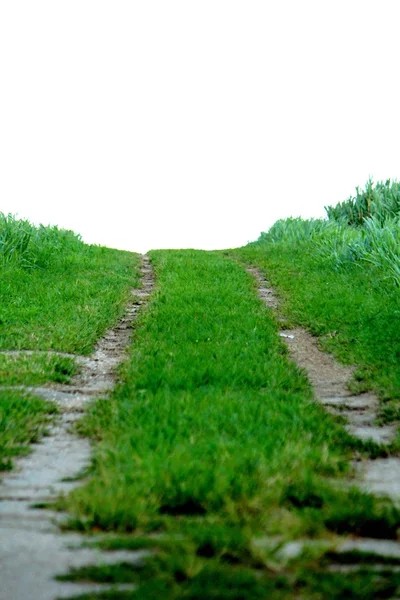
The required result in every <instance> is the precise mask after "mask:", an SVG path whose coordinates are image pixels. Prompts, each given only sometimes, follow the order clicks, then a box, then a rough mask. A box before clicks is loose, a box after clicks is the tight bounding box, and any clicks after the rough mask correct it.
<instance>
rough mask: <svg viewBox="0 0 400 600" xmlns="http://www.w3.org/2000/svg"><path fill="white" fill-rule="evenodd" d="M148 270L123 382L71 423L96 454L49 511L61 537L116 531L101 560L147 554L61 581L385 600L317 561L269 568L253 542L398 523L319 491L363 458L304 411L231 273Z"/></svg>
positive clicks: (308, 405)
mask: <svg viewBox="0 0 400 600" xmlns="http://www.w3.org/2000/svg"><path fill="white" fill-rule="evenodd" d="M151 259H152V263H153V265H154V269H155V273H156V277H157V290H156V293H155V294H154V296H153V298H152V300H151V302H150V305H149V306H148V307H147V309H146V310H145V311H144V312H143V313H142V314H141V316H140V319H139V322H138V324H137V326H136V328H135V340H134V345H133V348H132V354H131V358H130V361H129V363H128V364H127V365H126V366H125V370H124V373H123V383H122V384H121V385H120V386H118V388H117V389H116V390H115V393H114V394H113V396H112V398H111V400H110V401H109V402H101V401H100V402H97V403H95V404H94V405H92V407H91V408H90V410H89V411H88V413H87V415H86V416H85V417H84V419H83V420H82V421H81V423H80V432H81V433H82V434H84V435H88V436H90V437H91V438H92V439H94V440H97V442H98V443H97V445H96V447H95V455H94V462H93V477H92V479H91V480H90V482H89V483H88V484H86V485H85V486H83V487H81V488H78V489H77V490H76V491H74V492H73V493H72V495H71V496H69V497H68V498H67V499H66V501H63V502H62V503H61V504H60V507H62V508H67V509H68V510H69V511H70V512H71V515H73V517H72V519H71V523H70V525H71V526H72V527H75V528H77V529H79V530H85V531H96V532H98V531H101V530H102V531H104V532H114V533H118V534H119V536H118V537H117V538H115V537H113V538H110V540H109V542H107V541H105V542H104V544H103V545H104V546H105V547H109V548H110V547H112V548H137V547H149V546H150V547H154V548H156V550H157V551H156V554H155V556H154V557H153V558H151V559H149V561H147V562H146V564H145V566H144V567H140V568H139V567H136V568H133V567H128V566H126V565H125V566H124V565H117V566H115V567H107V568H91V569H88V570H87V569H86V570H82V571H76V572H73V573H71V574H70V577H71V578H72V579H85V580H86V579H92V580H103V581H104V580H107V581H114V582H126V581H134V582H136V583H137V584H138V585H139V590H138V591H137V592H135V593H134V594H131V595H129V594H122V593H121V594H118V593H116V594H115V596H113V597H115V598H125V597H132V598H140V599H142V598H155V597H163V598H171V599H172V598H192V599H195V598H215V599H217V598H232V599H237V600H239V599H240V598H246V599H247V598H251V599H252V598H266V597H268V598H293V597H294V596H293V594H294V593H297V594H298V595H299V597H305V598H316V599H317V598H328V597H329V598H338V599H339V598H340V599H341V598H345V597H349V598H350V597H351V598H360V599H361V598H363V599H365V598H380V597H382V598H383V597H390V596H388V594H389V592H390V590H393V589H394V587H393V586H396V585H398V584H399V583H400V577H399V576H398V575H397V574H396V575H394V576H392V575H393V574H388V573H386V574H383V575H379V576H377V575H376V574H373V573H372V572H370V571H369V570H368V565H366V567H365V572H364V574H363V575H360V574H357V575H353V574H352V575H351V576H347V575H343V574H340V575H336V574H328V573H327V572H326V570H325V565H326V561H327V559H326V556H325V552H324V550H321V549H319V550H315V549H314V550H310V551H309V553H308V554H307V553H306V555H305V556H304V557H303V558H302V559H301V560H298V561H294V562H293V564H290V565H286V567H282V565H280V566H279V565H278V564H277V563H276V557H275V554H274V553H273V552H272V550H271V546H270V542H268V540H270V541H271V540H275V541H276V540H277V539H278V540H281V542H282V543H283V541H285V540H293V539H296V538H299V537H302V538H304V537H309V538H313V539H318V538H322V537H324V538H328V539H329V538H330V539H335V537H339V536H341V535H343V534H356V535H362V536H367V537H379V536H384V537H387V538H390V539H395V538H396V535H397V530H398V528H399V527H400V512H399V511H398V510H397V509H396V508H395V507H393V506H392V505H391V503H390V502H386V501H384V500H380V501H379V500H377V499H374V498H372V497H371V496H369V495H367V494H364V493H361V492H360V491H358V490H356V489H346V488H345V487H344V486H340V485H338V484H337V483H335V481H339V482H340V480H341V478H342V477H343V476H344V474H345V473H346V472H347V471H348V468H349V467H348V465H349V460H350V458H351V457H352V456H354V452H358V453H361V454H363V453H364V454H365V455H368V452H369V451H371V450H372V449H373V448H372V447H371V445H368V446H367V447H364V446H363V444H362V443H361V442H357V441H355V440H354V439H352V438H351V437H350V436H348V435H347V434H346V433H345V431H344V429H343V427H342V426H341V425H340V424H338V423H336V422H335V420H334V418H333V417H331V416H330V415H328V414H327V413H326V412H325V411H324V410H323V409H322V408H321V407H320V406H319V405H318V404H317V403H315V402H314V401H313V397H312V393H311V390H310V388H309V384H308V382H307V381H306V379H305V378H304V375H303V374H302V373H301V372H299V371H298V370H297V369H296V368H295V367H294V365H293V364H292V363H290V362H289V361H288V360H287V355H286V350H285V347H284V346H283V344H282V343H281V342H280V340H279V337H278V336H277V325H276V323H275V321H274V319H273V317H272V315H271V314H270V313H269V312H268V310H267V309H266V308H265V306H264V305H263V304H262V302H261V301H260V300H259V299H258V297H257V292H256V289H255V282H254V280H253V279H252V278H251V277H250V276H249V275H248V274H247V273H246V272H245V271H244V269H243V268H242V266H241V265H239V264H238V263H237V262H235V261H234V260H231V259H229V258H227V257H225V256H223V253H210V252H202V251H158V252H152V253H151ZM381 593H382V595H380V594H381ZM302 594H303V595H302ZM346 594H347V595H346ZM385 594H386V595H385ZM89 597H90V596H89ZM107 597H109V596H107Z"/></svg>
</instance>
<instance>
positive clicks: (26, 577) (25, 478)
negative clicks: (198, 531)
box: [0, 257, 153, 600]
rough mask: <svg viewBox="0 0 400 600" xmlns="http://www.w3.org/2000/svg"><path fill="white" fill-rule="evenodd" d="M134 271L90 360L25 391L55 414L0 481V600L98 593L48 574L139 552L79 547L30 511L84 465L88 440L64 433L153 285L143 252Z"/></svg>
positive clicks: (97, 388)
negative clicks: (71, 373) (137, 281)
mask: <svg viewBox="0 0 400 600" xmlns="http://www.w3.org/2000/svg"><path fill="white" fill-rule="evenodd" d="M141 274H142V278H141V285H142V287H141V288H140V289H133V290H132V301H131V302H130V304H129V305H128V307H127V309H126V312H125V315H124V316H123V317H122V319H121V320H120V322H119V323H118V324H117V326H116V327H115V328H113V329H110V330H109V331H108V332H107V333H106V334H105V336H104V337H103V338H102V339H101V340H99V342H98V344H97V345H96V348H95V351H94V352H93V354H92V355H91V356H90V357H76V358H77V362H78V364H79V365H80V372H79V374H77V375H76V376H75V377H73V378H72V381H71V383H70V384H69V385H58V384H51V385H49V386H48V387H38V388H32V387H29V388H25V389H26V390H27V391H29V392H30V393H32V394H34V395H36V396H38V397H40V398H43V399H45V400H51V401H53V402H55V403H56V404H57V405H58V407H59V409H60V416H59V418H58V420H57V421H56V423H55V424H54V425H53V426H52V427H51V428H50V429H49V432H48V435H47V436H45V437H44V438H43V439H42V440H41V442H40V443H39V444H37V445H35V446H34V447H33V451H32V452H31V454H29V456H27V457H25V458H22V459H19V460H17V461H16V469H15V470H14V471H13V472H11V473H10V474H9V475H7V476H6V477H4V479H3V481H2V482H1V483H0V537H1V540H2V542H1V550H0V581H1V585H0V600H25V599H27V600H54V599H55V598H63V597H67V596H71V595H74V594H82V593H88V592H96V591H100V590H101V591H104V590H106V589H108V588H109V586H104V585H97V584H96V585H95V584H81V583H80V584H75V583H61V582H58V581H56V580H54V576H55V575H59V574H63V573H66V572H68V570H69V569H70V568H71V567H72V566H74V567H78V566H83V565H88V564H99V563H102V564H105V563H114V562H120V561H121V560H123V561H129V562H133V561H138V560H141V558H142V557H143V555H144V554H146V553H145V552H116V553H115V552H114V553H105V552H100V551H98V550H92V549H89V548H80V546H81V544H82V542H83V541H84V539H83V538H82V536H80V535H78V534H63V533H61V531H60V529H59V527H58V525H57V523H58V522H60V520H62V519H63V518H65V517H64V516H63V515H59V514H55V513H54V512H51V511H50V510H43V509H38V508H32V505H34V504H39V503H40V504H42V503H48V502H51V501H52V500H54V499H55V498H56V497H57V496H58V495H59V494H64V493H68V492H69V491H70V490H71V489H73V488H74V487H75V486H77V485H79V483H78V482H76V481H71V479H72V480H73V479H74V478H75V477H76V476H77V475H78V474H79V473H80V472H82V470H83V469H85V467H87V466H88V465H89V463H90V455H91V452H90V445H89V442H88V441H87V440H85V439H82V438H78V437H77V436H76V435H74V434H73V433H71V425H73V423H74V422H75V421H76V420H77V419H79V417H80V416H81V415H82V412H83V410H84V407H85V406H86V404H87V403H88V402H90V401H92V400H93V399H96V398H99V397H101V398H105V397H106V396H107V394H108V393H109V392H110V390H111V389H112V388H113V387H114V385H115V383H116V368H117V366H118V365H119V363H120V362H121V361H122V360H123V359H124V358H125V356H126V349H127V347H128V345H129V343H130V339H131V333H132V328H131V325H132V323H133V321H134V319H135V318H136V315H137V312H138V310H139V308H140V305H141V304H143V303H144V302H145V301H146V299H147V298H148V296H149V294H150V292H151V290H152V288H153V277H152V270H151V266H150V263H149V260H148V258H147V257H143V263H142V269H141ZM20 389H24V388H20ZM113 589H115V586H114V587H113ZM119 589H121V588H119ZM123 589H125V588H124V586H123ZM129 589H132V586H129Z"/></svg>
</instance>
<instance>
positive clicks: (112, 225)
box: [0, 0, 400, 251]
mask: <svg viewBox="0 0 400 600" xmlns="http://www.w3.org/2000/svg"><path fill="white" fill-rule="evenodd" d="M399 18H400V3H399V2H398V0H335V1H333V0H327V1H325V2H322V1H321V0H315V1H314V0H302V1H301V2H299V0H279V1H278V0H271V1H270V0H143V1H139V0H113V1H112V0H68V2H66V1H63V0H48V1H43V0H35V1H34V2H32V0H28V1H23V0H4V1H2V2H0V211H1V212H5V213H8V212H11V213H13V214H18V215H19V216H20V217H24V218H29V219H30V220H31V221H33V222H35V223H40V222H42V223H43V224H49V223H50V224H55V225H59V226H60V227H64V228H68V229H73V230H75V231H77V232H79V233H81V234H82V236H83V238H84V240H85V241H87V242H92V243H98V244H103V245H108V246H112V247H117V248H125V249H130V250H138V251H146V250H148V249H150V248H162V247H170V248H176V247H197V248H205V249H211V248H224V247H234V246H240V245H243V244H245V243H246V242H247V241H250V240H254V239H256V238H257V237H258V235H259V233H260V232H261V231H265V230H266V229H268V227H269V226H270V225H272V224H273V222H274V221H276V220H277V219H279V218H282V217H286V216H297V215H301V216H304V217H310V216H314V217H318V216H322V215H323V214H324V209H323V207H324V205H326V204H331V203H336V202H339V201H342V200H345V199H346V198H347V197H348V196H349V195H350V194H353V193H354V191H355V187H356V186H357V185H359V186H363V185H364V184H365V182H366V180H367V178H368V177H369V176H373V177H374V179H375V180H381V179H383V180H386V179H387V178H392V179H395V178H398V176H399V173H400V166H399V150H398V148H399V140H400V117H399V115H400V109H399V107H400V85H399V83H398V79H399V78H398V61H399V56H400V36H399V34H398V26H399Z"/></svg>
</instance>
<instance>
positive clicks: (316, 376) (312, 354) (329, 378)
mask: <svg viewBox="0 0 400 600" xmlns="http://www.w3.org/2000/svg"><path fill="white" fill-rule="evenodd" d="M246 270H247V272H248V273H249V274H250V275H251V276H252V277H254V278H255V280H256V282H257V288H258V295H259V297H260V299H261V300H262V301H263V302H264V303H265V305H266V306H267V307H268V308H270V309H272V310H274V311H277V310H278V309H279V300H278V297H277V295H276V294H275V291H274V289H273V288H272V286H271V284H270V282H269V281H268V280H267V279H266V278H265V277H264V275H263V273H262V272H261V270H260V269H258V268H256V267H252V266H250V267H247V269H246ZM278 320H279V317H278ZM279 335H280V337H281V338H282V340H283V341H284V342H285V344H286V345H287V348H288V350H289V354H290V356H291V358H292V360H293V362H295V363H296V364H297V365H298V366H299V367H301V368H302V369H304V371H305V372H306V374H307V376H308V378H309V380H310V382H311V384H312V386H313V389H314V393H315V397H316V399H317V400H318V401H319V402H320V403H321V404H323V406H324V407H325V408H326V410H327V411H329V412H330V413H332V414H334V415H340V416H342V417H345V419H346V425H345V427H346V429H347V431H348V432H349V433H350V434H351V435H353V436H354V437H356V438H359V439H361V440H373V441H374V442H376V443H378V444H381V445H386V444H390V443H391V442H392V441H393V439H394V437H395V435H396V431H397V426H398V425H395V424H394V425H389V426H379V425H378V424H377V423H376V422H377V418H378V415H379V400H378V398H377V396H376V395H375V394H373V393H370V392H368V393H362V394H358V395H355V394H352V393H351V392H350V391H349V387H348V384H349V381H350V379H351V377H352V376H353V374H354V372H355V368H354V367H352V366H347V365H342V364H340V363H339V362H338V361H337V360H336V359H335V358H334V357H333V356H332V355H331V354H328V353H327V352H323V351H321V350H320V349H319V347H318V340H317V338H315V337H314V336H312V335H311V334H310V333H309V332H307V331H306V330H304V329H301V328H295V329H291V330H288V329H282V330H281V331H280V332H279ZM353 466H354V468H355V472H356V478H355V483H356V484H357V485H358V486H359V487H360V488H362V489H364V490H365V491H367V492H371V493H373V494H376V495H382V496H386V497H389V498H391V499H392V500H393V501H394V502H395V503H396V504H400V457H398V456H389V457H387V458H377V459H363V460H357V461H354V462H353ZM290 544H292V545H295V546H296V549H297V552H298V553H301V551H302V549H303V547H304V546H305V543H304V542H303V541H301V540H300V541H296V542H291V543H290ZM367 546H368V549H369V550H371V551H374V552H376V554H377V555H383V554H384V553H385V552H388V553H389V555H391V556H398V555H400V543H399V542H393V541H388V540H378V539H373V540H367V539H365V538H364V539H359V540H358V539H354V540H348V541H347V542H345V543H343V542H342V543H341V546H338V547H337V550H338V551H343V552H344V551H347V550H349V549H352V550H359V551H365V548H366V547H367ZM284 550H285V549H283V551H284Z"/></svg>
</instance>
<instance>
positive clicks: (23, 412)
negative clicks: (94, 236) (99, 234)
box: [0, 213, 139, 469]
mask: <svg viewBox="0 0 400 600" xmlns="http://www.w3.org/2000/svg"><path fill="white" fill-rule="evenodd" d="M138 262H139V257H138V255H136V254H132V253H129V252H121V251H117V250H111V249H108V248H104V247H101V246H89V245H87V244H84V243H83V242H82V240H81V239H80V237H79V236H77V235H75V234H74V233H73V232H71V231H65V230H60V229H58V228H57V227H44V226H39V227H35V226H34V225H32V224H31V223H29V222H28V221H23V220H17V219H15V218H13V217H12V216H11V215H8V216H5V215H3V214H2V213H0V275H1V286H0V350H1V351H10V350H13V351H14V350H22V351H30V352H28V353H26V354H24V353H23V352H21V353H16V354H7V353H0V386H5V387H7V386H18V385H26V386H35V385H43V384H46V383H50V382H58V383H68V381H69V379H70V377H71V376H72V375H74V373H75V372H76V370H77V368H76V365H75V361H74V359H73V358H70V357H63V356H56V355H51V354H45V353H43V352H42V353H40V352H38V351H45V352H46V351H49V350H55V351H59V352H63V353H73V354H89V353H90V352H91V351H92V349H93V346H94V344H95V342H96V341H97V340H98V338H99V337H100V336H101V335H102V334H103V333H104V332H105V330H106V329H107V328H109V327H111V326H113V325H114V324H115V323H116V322H117V320H118V318H119V317H120V316H121V314H122V312H123V310H124V308H125V305H126V303H127V300H128V298H129V295H130V288H132V287H135V286H136V285H137V284H138V281H139V277H138ZM46 407H47V408H46ZM52 410H53V407H52V405H50V404H49V405H47V404H46V403H45V402H42V401H39V400H37V399H33V398H27V397H25V396H24V395H22V394H21V393H15V394H14V393H12V392H7V391H5V390H3V391H1V396H0V411H2V412H1V413H0V414H1V415H2V416H1V419H2V420H1V423H2V428H1V430H0V448H1V456H3V457H4V458H2V459H1V462H0V469H1V468H3V469H4V468H7V469H8V468H10V466H11V456H13V455H14V454H16V453H18V452H20V451H22V450H23V451H25V450H26V449H27V447H28V444H29V443H30V442H32V441H36V440H37V439H38V436H39V435H40V432H42V431H43V427H44V426H45V424H46V422H47V413H48V412H49V411H52ZM40 423H42V425H43V427H41V426H40Z"/></svg>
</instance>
